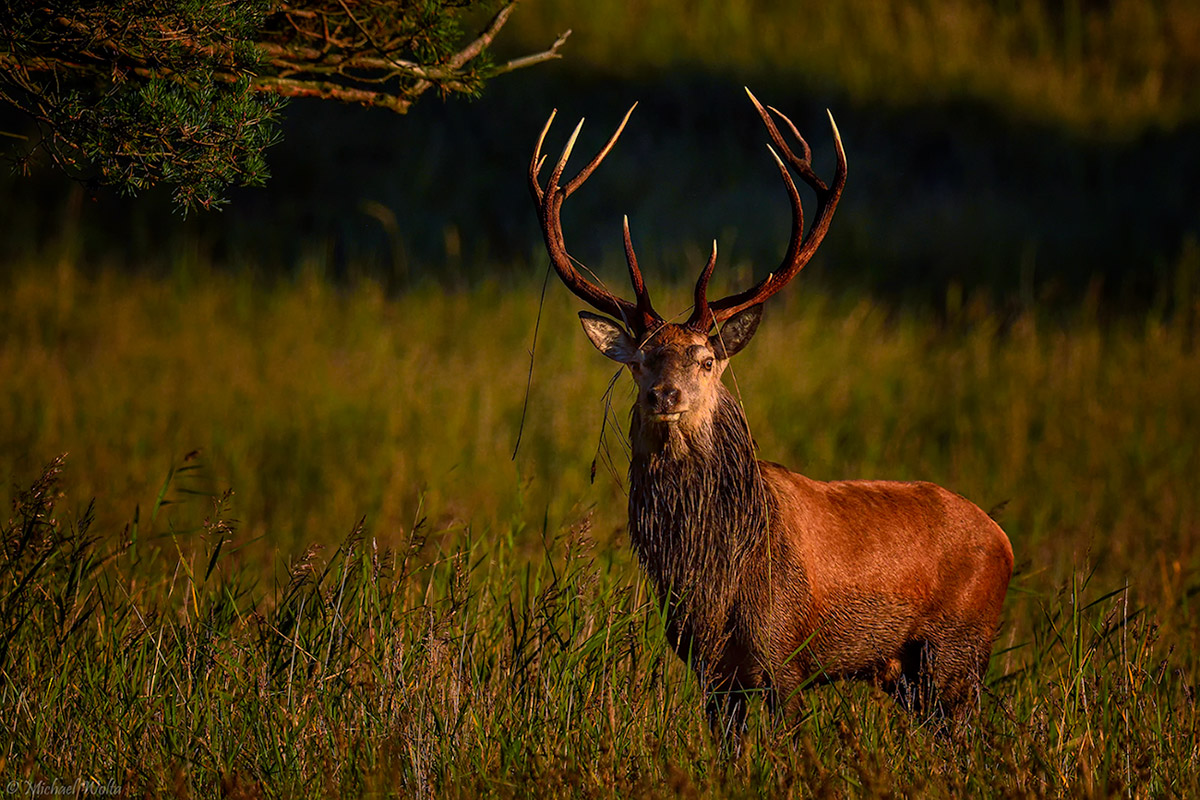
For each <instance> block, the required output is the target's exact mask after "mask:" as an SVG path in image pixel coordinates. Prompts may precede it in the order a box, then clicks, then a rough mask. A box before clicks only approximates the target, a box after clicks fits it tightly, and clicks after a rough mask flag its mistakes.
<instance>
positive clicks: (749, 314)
mask: <svg viewBox="0 0 1200 800" xmlns="http://www.w3.org/2000/svg"><path fill="white" fill-rule="evenodd" d="M762 308H763V307H762V303H759V304H758V305H753V306H750V307H749V308H747V309H746V310H745V311H739V312H738V313H737V314H734V315H733V316H732V317H730V318H729V320H728V321H727V322H726V323H725V324H724V325H722V326H721V328H720V330H718V331H717V332H716V333H714V334H713V335H712V336H710V337H708V346H709V347H711V348H712V351H713V353H714V354H715V355H716V356H717V358H732V357H733V356H735V355H737V354H738V351H740V350H741V349H742V348H743V347H745V346H746V344H747V343H748V342H749V341H750V337H751V336H753V335H754V332H755V331H756V330H758V323H759V320H761V319H762Z"/></svg>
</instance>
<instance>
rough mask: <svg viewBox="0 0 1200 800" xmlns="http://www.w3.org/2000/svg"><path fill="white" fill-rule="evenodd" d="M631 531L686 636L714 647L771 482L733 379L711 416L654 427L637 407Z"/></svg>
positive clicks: (711, 651)
mask: <svg viewBox="0 0 1200 800" xmlns="http://www.w3.org/2000/svg"><path fill="white" fill-rule="evenodd" d="M630 439H631V441H632V443H633V457H632V459H631V461H630V464H629V487H630V490H629V536H630V540H631V541H632V543H633V546H634V549H635V550H636V551H637V554H638V560H639V561H640V562H641V564H642V567H643V568H644V569H645V570H646V573H647V574H648V575H649V576H650V578H651V579H652V580H653V581H654V583H655V589H656V590H657V592H658V597H659V602H665V603H666V604H667V605H668V611H669V618H670V619H671V620H672V621H673V623H672V626H673V627H675V628H676V631H675V636H676V637H677V638H679V639H680V640H681V641H692V642H693V644H694V645H696V646H698V647H699V648H700V653H699V654H704V655H707V656H712V655H715V653H717V652H719V651H720V648H721V647H722V645H723V639H724V637H725V635H726V634H727V633H728V627H729V622H730V620H729V613H730V609H731V604H732V602H733V599H734V597H735V595H736V593H737V589H738V576H739V575H741V574H742V569H741V567H742V564H743V563H744V561H745V560H746V558H747V557H748V556H749V555H750V553H751V551H752V549H753V546H754V544H755V543H757V542H759V541H762V539H764V538H765V536H766V533H767V525H768V506H767V491H766V486H765V484H764V483H763V479H762V475H761V472H760V470H759V468H758V462H757V461H756V459H755V457H754V446H753V442H752V441H751V439H750V433H749V430H748V428H747V425H746V417H745V415H744V414H743V413H742V410H741V408H740V407H739V406H738V404H737V401H736V400H734V398H733V396H732V395H731V394H730V393H729V391H728V390H727V389H725V387H723V386H722V387H719V388H718V398H717V403H716V408H715V411H714V413H713V414H712V417H711V420H710V421H706V422H705V423H703V424H701V425H698V426H688V427H685V426H683V425H677V426H671V427H667V426H646V425H644V424H643V421H642V419H641V417H640V415H639V413H638V410H637V408H636V407H635V408H634V411H633V423H632V430H631V432H630Z"/></svg>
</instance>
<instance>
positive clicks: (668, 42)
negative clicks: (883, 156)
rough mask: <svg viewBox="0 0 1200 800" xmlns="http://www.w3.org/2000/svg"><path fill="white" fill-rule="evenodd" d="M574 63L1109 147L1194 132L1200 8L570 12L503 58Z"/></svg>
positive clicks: (757, 2) (700, 0)
mask: <svg viewBox="0 0 1200 800" xmlns="http://www.w3.org/2000/svg"><path fill="white" fill-rule="evenodd" d="M567 29H571V30H573V31H574V34H573V36H572V38H571V40H570V42H569V44H568V45H567V46H566V47H565V48H564V50H563V53H564V55H565V57H566V58H567V59H568V61H569V63H570V64H571V65H574V66H575V67H576V68H578V67H580V66H584V67H585V68H587V69H589V70H598V71H602V72H607V73H610V74H615V75H625V76H634V75H646V74H652V73H656V72H661V71H663V70H676V71H688V70H707V71H714V72H721V73H725V74H731V73H732V74H738V75H740V76H742V77H743V79H744V80H749V81H753V82H755V83H756V85H762V84H763V82H765V81H770V80H779V81H783V82H785V83H788V84H791V85H801V86H805V87H807V88H809V89H823V90H831V91H833V92H835V93H837V94H839V95H842V96H845V97H848V98H850V99H851V100H853V101H855V102H858V103H865V104H871V105H883V106H892V107H896V106H900V107H903V106H907V105H928V104H931V103H932V104H944V103H956V102H962V101H966V102H982V103H984V104H987V105H990V106H994V107H997V108H1002V109H1004V112H1005V114H1006V115H1009V116H1010V117H1015V118H1024V119H1027V120H1030V121H1037V122H1039V123H1043V124H1044V123H1049V124H1050V125H1052V126H1055V127H1062V128H1065V129H1070V130H1073V131H1075V132H1076V133H1086V134H1093V135H1099V136H1102V137H1113V136H1116V137H1124V136H1131V135H1137V134H1139V133H1141V132H1143V131H1145V130H1147V129H1154V128H1165V129H1171V128H1173V127H1175V126H1176V125H1179V124H1180V123H1185V122H1189V121H1190V122H1194V121H1195V120H1196V119H1197V114H1198V113H1200V94H1198V92H1200V88H1198V85H1197V83H1196V81H1195V79H1194V76H1195V75H1196V73H1197V71H1198V70H1200V8H1198V7H1197V6H1196V4H1195V3H1193V2H1190V1H1189V0H1107V1H1106V2H1091V1H1089V0H1068V1H1067V2H1057V3H1056V2H1044V0H993V2H975V1H974V0H845V2H840V3H827V2H820V0H801V1H799V2H779V0H737V1H736V2H723V1H722V0H638V1H637V2H623V1H622V0H560V1H559V2H540V3H538V2H535V3H528V4H526V5H524V6H522V7H521V9H520V11H519V12H518V13H517V14H515V15H514V16H513V19H512V22H511V24H510V29H509V30H508V31H506V37H507V38H505V39H504V40H503V41H502V42H501V45H502V46H504V47H508V48H512V49H513V51H514V52H516V51H519V50H521V49H522V48H523V49H524V50H526V51H528V50H535V49H541V48H542V47H544V46H545V45H546V44H547V43H548V42H551V41H553V40H554V37H555V36H557V35H558V34H559V33H561V32H562V31H564V30H567Z"/></svg>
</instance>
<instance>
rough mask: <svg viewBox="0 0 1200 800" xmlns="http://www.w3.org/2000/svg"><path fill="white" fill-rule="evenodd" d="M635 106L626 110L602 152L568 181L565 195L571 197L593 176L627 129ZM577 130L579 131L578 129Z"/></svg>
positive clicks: (572, 138) (572, 141)
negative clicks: (626, 126) (626, 124)
mask: <svg viewBox="0 0 1200 800" xmlns="http://www.w3.org/2000/svg"><path fill="white" fill-rule="evenodd" d="M635 108H637V103H634V104H633V105H631V106H630V107H629V110H628V111H626V112H625V116H624V117H622V118H621V124H620V125H618V126H617V129H616V130H615V131H613V135H612V136H610V137H609V139H608V142H607V143H606V144H605V145H604V147H602V148H600V152H598V153H596V155H595V156H594V157H593V158H592V160H591V161H589V162H588V163H587V166H585V167H584V168H583V169H581V170H579V174H578V175H576V176H575V177H574V178H572V179H571V180H570V182H568V183H567V186H566V189H565V194H564V197H570V196H571V195H572V194H574V193H575V190H576V189H578V188H579V187H580V186H582V185H583V182H584V181H586V180H587V179H588V178H590V177H591V176H592V173H593V172H595V170H596V167H598V166H600V162H601V161H603V160H604V159H605V157H606V156H607V155H608V153H609V151H610V150H612V149H613V145H615V144H616V143H617V139H619V138H621V134H622V133H623V132H624V130H625V123H627V122H629V117H630V116H631V115H632V114H633V110H634V109H635ZM579 124H580V125H582V124H583V120H580V121H579ZM576 132H577V133H578V130H577V131H576ZM574 143H575V138H574V136H572V137H571V142H570V144H572V145H573V144H574Z"/></svg>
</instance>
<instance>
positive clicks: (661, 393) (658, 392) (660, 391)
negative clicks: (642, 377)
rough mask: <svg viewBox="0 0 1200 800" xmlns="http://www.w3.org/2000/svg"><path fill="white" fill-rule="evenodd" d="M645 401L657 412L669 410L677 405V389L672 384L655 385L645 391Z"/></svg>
mask: <svg viewBox="0 0 1200 800" xmlns="http://www.w3.org/2000/svg"><path fill="white" fill-rule="evenodd" d="M646 402H647V404H649V406H650V408H651V409H652V410H654V411H657V412H659V413H662V412H667V411H671V410H672V409H674V408H675V406H677V405H679V389H677V388H676V387H674V386H655V387H654V388H652V389H649V390H648V391H647V392H646Z"/></svg>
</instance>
